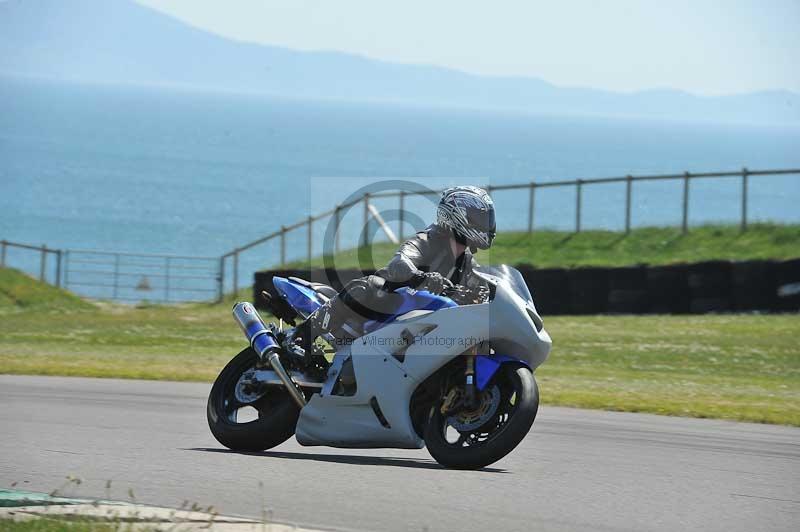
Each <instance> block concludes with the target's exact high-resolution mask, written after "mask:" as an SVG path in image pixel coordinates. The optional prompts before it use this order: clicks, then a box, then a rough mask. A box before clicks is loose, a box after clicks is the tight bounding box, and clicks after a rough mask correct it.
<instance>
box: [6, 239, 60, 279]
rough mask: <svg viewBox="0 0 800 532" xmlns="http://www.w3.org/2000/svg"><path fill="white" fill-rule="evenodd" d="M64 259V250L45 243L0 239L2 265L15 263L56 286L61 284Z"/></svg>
mask: <svg viewBox="0 0 800 532" xmlns="http://www.w3.org/2000/svg"><path fill="white" fill-rule="evenodd" d="M12 255H13V256H12ZM48 259H50V260H48ZM62 260H63V251H62V250H60V249H51V248H48V247H47V246H46V245H44V244H42V245H41V246H32V245H30V244H20V243H19V242H8V241H6V240H0V267H6V266H10V265H11V264H12V263H14V264H16V265H18V266H19V267H20V268H21V269H24V270H27V271H30V272H31V273H34V272H35V273H36V274H38V278H39V280H40V281H44V282H49V283H50V284H53V285H55V286H61V271H62V270H61V266H62Z"/></svg>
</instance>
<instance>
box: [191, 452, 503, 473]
mask: <svg viewBox="0 0 800 532" xmlns="http://www.w3.org/2000/svg"><path fill="white" fill-rule="evenodd" d="M181 450H183V451H203V452H207V453H223V454H244V455H248V456H262V457H267V458H283V459H287V460H313V461H316V462H329V463H334V464H351V465H372V466H392V467H411V468H416V469H441V470H443V471H455V470H448V469H445V468H444V467H443V466H441V465H439V464H438V463H436V462H435V461H433V460H413V459H409V458H388V457H381V456H357V455H351V454H319V453H290V452H285V451H261V452H248V451H231V450H229V449H214V448H210V447H194V448H189V449H181ZM478 471H481V472H484V473H508V471H506V470H505V469H498V468H496V467H484V468H483V469H479V470H478Z"/></svg>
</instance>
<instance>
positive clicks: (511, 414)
mask: <svg viewBox="0 0 800 532" xmlns="http://www.w3.org/2000/svg"><path fill="white" fill-rule="evenodd" d="M459 394H463V385H459V386H456V387H454V388H452V389H450V390H449V391H448V394H447V396H446V397H445V398H443V401H442V404H438V405H436V406H435V407H434V410H433V412H432V414H431V417H430V419H429V421H428V425H427V427H426V428H425V445H426V446H427V447H428V452H430V453H431V456H433V458H434V459H435V460H436V461H437V462H439V463H440V464H442V465H443V466H445V467H450V468H453V469H480V468H482V467H486V466H488V465H489V464H492V463H494V462H496V461H498V460H500V459H501V458H503V457H504V456H505V455H507V454H508V453H510V452H511V451H512V450H513V449H514V448H515V447H516V446H517V445H519V443H520V442H521V441H522V440H523V438H525V436H526V435H527V434H528V431H530V429H531V425H533V421H534V420H535V419H536V413H537V411H538V410H539V389H538V387H537V386H536V379H534V377H533V373H532V372H531V371H530V370H529V369H528V368H526V367H520V366H515V365H510V364H503V366H501V367H500V369H498V371H497V374H495V376H494V377H493V379H492V381H491V382H489V384H488V385H487V386H486V388H485V389H484V390H483V391H482V392H480V394H479V397H478V406H477V407H476V408H475V409H474V410H471V411H466V410H461V411H458V412H456V413H454V414H449V415H445V414H444V413H443V410H445V411H446V409H445V408H444V407H443V404H448V402H453V401H455V400H456V396H458V395H459Z"/></svg>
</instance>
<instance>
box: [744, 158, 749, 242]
mask: <svg viewBox="0 0 800 532" xmlns="http://www.w3.org/2000/svg"><path fill="white" fill-rule="evenodd" d="M749 173H750V172H748V170H747V167H745V168H742V231H743V232H744V231H747V176H748V175H749Z"/></svg>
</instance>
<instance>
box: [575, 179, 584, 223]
mask: <svg viewBox="0 0 800 532" xmlns="http://www.w3.org/2000/svg"><path fill="white" fill-rule="evenodd" d="M582 189H583V179H578V180H577V181H575V232H576V233H580V232H581V196H582Z"/></svg>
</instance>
